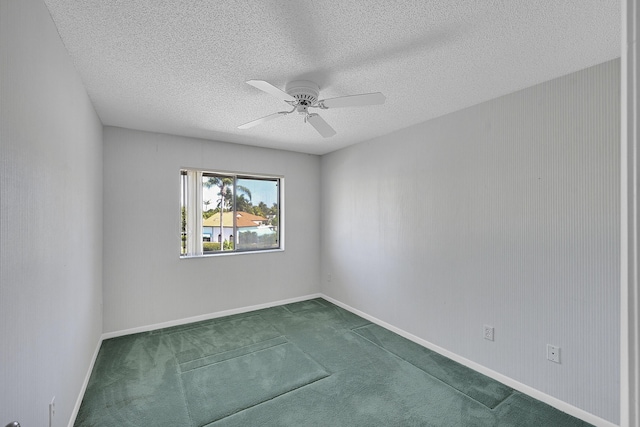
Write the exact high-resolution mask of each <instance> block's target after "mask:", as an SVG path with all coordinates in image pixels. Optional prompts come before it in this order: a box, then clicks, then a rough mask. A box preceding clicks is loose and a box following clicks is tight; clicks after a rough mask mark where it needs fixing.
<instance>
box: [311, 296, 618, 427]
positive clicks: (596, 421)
mask: <svg viewBox="0 0 640 427" xmlns="http://www.w3.org/2000/svg"><path fill="white" fill-rule="evenodd" d="M320 297H321V298H324V299H326V300H327V301H329V302H331V303H333V304H335V305H337V306H338V307H341V308H344V309H345V310H347V311H350V312H352V313H353V314H356V315H358V316H360V317H363V318H365V319H367V320H369V321H370V322H372V323H375V324H377V325H380V326H382V327H383V328H386V329H389V330H390V331H393V332H395V333H396V334H398V335H400V336H402V337H404V338H406V339H408V340H410V341H413V342H415V343H416V344H419V345H421V346H423V347H426V348H428V349H429V350H433V351H435V352H436V353H439V354H441V355H443V356H445V357H448V358H449V359H451V360H454V361H456V362H458V363H460V364H462V365H464V366H467V367H469V368H471V369H473V370H474V371H477V372H480V373H481V374H484V375H486V376H488V377H490V378H493V379H494V380H496V381H499V382H501V383H503V384H505V385H507V386H509V387H511V388H513V389H515V390H518V391H519V392H522V393H524V394H526V395H528V396H531V397H533V398H534V399H538V400H540V401H542V402H544V403H546V404H548V405H550V406H553V407H554V408H556V409H558V410H560V411H562V412H565V413H567V414H569V415H571V416H574V417H576V418H579V419H581V420H583V421H586V422H588V423H590V424H593V425H594V426H597V427H618V426H617V425H616V424H613V423H612V422H611V421H607V420H605V419H602V418H600V417H598V416H596V415H593V414H591V413H589V412H587V411H585V410H583V409H580V408H577V407H575V406H573V405H570V404H569V403H567V402H564V401H562V400H560V399H558V398H555V397H553V396H550V395H548V394H546V393H543V392H541V391H540V390H537V389H535V388H533V387H530V386H528V385H526V384H523V383H521V382H518V381H516V380H514V379H512V378H509V377H507V376H505V375H503V374H501V373H499V372H496V371H493V370H491V369H489V368H487V367H485V366H482V365H480V364H478V363H476V362H473V361H471V360H469V359H465V358H464V357H462V356H459V355H457V354H455V353H452V352H451V351H449V350H446V349H444V348H442V347H439V346H437V345H435V344H433V343H431V342H429V341H426V340H424V339H422V338H419V337H417V336H415V335H413V334H411V333H409V332H406V331H404V330H402V329H400V328H397V327H395V326H393V325H391V324H389V323H387V322H385V321H383V320H380V319H378V318H376V317H373V316H371V315H369V314H367V313H364V312H362V311H360V310H358V309H356V308H353V307H351V306H349V305H347V304H345V303H343V302H341V301H338V300H336V299H334V298H331V297H330V296H327V295H324V294H320Z"/></svg>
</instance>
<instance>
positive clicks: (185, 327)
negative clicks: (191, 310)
mask: <svg viewBox="0 0 640 427" xmlns="http://www.w3.org/2000/svg"><path fill="white" fill-rule="evenodd" d="M243 314H247V313H240V314H234V315H233V316H242V315H243ZM252 317H260V318H261V319H262V316H261V315H260V314H259V313H257V314H251V315H247V316H243V317H235V318H233V319H226V320H222V319H225V318H224V317H220V318H216V319H209V320H202V321H200V322H197V323H198V325H194V326H189V325H188V324H187V325H178V326H171V328H168V329H173V328H176V330H175V331H162V332H159V333H161V334H166V335H172V334H178V333H181V332H185V331H190V330H193V329H199V328H204V327H207V326H210V325H221V324H224V323H229V322H233V321H234V320H244V319H250V318H252ZM262 320H264V319H262ZM178 328H180V329H178Z"/></svg>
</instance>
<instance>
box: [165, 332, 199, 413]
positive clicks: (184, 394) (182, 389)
mask: <svg viewBox="0 0 640 427" xmlns="http://www.w3.org/2000/svg"><path fill="white" fill-rule="evenodd" d="M163 335H166V334H163ZM164 338H165V339H166V340H167V341H168V342H169V346H170V347H171V350H172V351H173V360H174V361H175V362H176V374H178V382H179V384H180V394H181V395H182V400H184V408H185V410H186V411H187V416H188V417H189V425H193V417H192V416H191V411H190V410H189V402H187V394H186V393H185V391H184V382H183V381H182V370H181V369H180V363H179V362H178V358H177V357H176V349H175V347H174V346H173V342H172V341H171V339H170V338H169V337H168V336H165V337H164Z"/></svg>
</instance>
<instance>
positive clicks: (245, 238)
mask: <svg viewBox="0 0 640 427" xmlns="http://www.w3.org/2000/svg"><path fill="white" fill-rule="evenodd" d="M180 180H181V187H180V188H181V195H180V200H181V203H180V214H181V221H180V227H181V229H180V234H181V236H182V237H181V244H180V256H181V257H192V256H202V255H213V254H221V253H233V252H250V251H264V250H273V249H281V239H280V235H281V215H280V212H281V202H280V188H281V186H282V185H281V184H282V182H281V181H282V178H279V177H270V176H252V175H246V174H234V173H226V172H224V173H223V172H213V171H200V170H194V169H182V170H180Z"/></svg>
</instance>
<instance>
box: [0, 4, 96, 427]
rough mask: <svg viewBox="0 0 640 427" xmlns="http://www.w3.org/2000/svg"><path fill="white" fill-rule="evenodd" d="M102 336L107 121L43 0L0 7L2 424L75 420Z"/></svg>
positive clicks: (36, 424)
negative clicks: (53, 412) (52, 412)
mask: <svg viewBox="0 0 640 427" xmlns="http://www.w3.org/2000/svg"><path fill="white" fill-rule="evenodd" d="M101 333H102V125H101V123H100V120H99V119H98V116H97V115H96V113H95V111H94V109H93V107H92V105H91V102H90V101H89V97H88V96H87V93H86V91H85V89H84V86H83V85H82V82H81V81H80V78H79V77H78V75H77V73H76V71H75V69H74V68H73V65H72V64H71V60H70V58H69V56H68V54H67V51H66V49H65V47H64V45H63V44H62V42H61V41H60V38H59V37H58V33H57V31H56V28H55V26H54V25H53V22H52V21H51V17H50V16H49V12H48V10H47V8H46V7H45V5H44V3H43V2H42V1H41V0H9V1H5V0H1V1H0V425H2V426H4V425H5V424H6V423H8V422H10V421H13V420H17V421H19V422H20V423H21V425H22V426H24V427H26V426H48V425H49V421H48V417H49V409H48V405H49V402H50V401H51V399H52V398H53V397H54V396H55V397H56V415H55V420H54V424H53V425H54V426H56V427H60V426H63V425H67V423H68V422H69V419H70V417H71V414H72V412H73V409H74V405H75V404H76V401H77V399H78V397H79V395H80V391H81V388H82V384H83V381H84V379H85V376H86V375H87V372H88V369H89V365H90V363H91V359H92V356H93V354H94V352H95V349H96V346H97V344H98V342H99V340H100V335H101Z"/></svg>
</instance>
